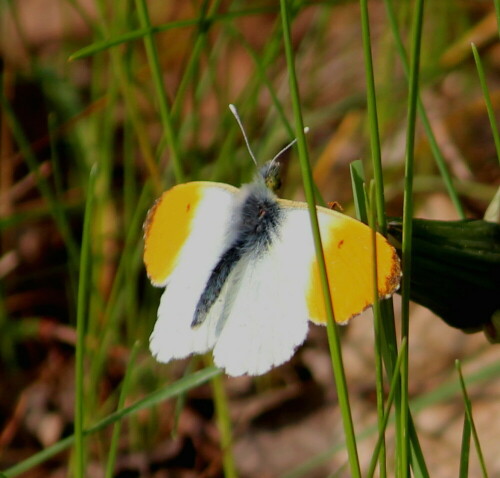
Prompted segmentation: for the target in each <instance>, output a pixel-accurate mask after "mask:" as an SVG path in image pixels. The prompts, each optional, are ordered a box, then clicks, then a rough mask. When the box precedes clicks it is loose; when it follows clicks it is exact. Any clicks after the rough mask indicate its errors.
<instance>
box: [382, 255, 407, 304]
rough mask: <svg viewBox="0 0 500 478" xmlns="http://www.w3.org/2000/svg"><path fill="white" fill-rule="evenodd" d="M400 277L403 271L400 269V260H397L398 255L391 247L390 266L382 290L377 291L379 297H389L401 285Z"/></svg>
mask: <svg viewBox="0 0 500 478" xmlns="http://www.w3.org/2000/svg"><path fill="white" fill-rule="evenodd" d="M391 247H392V246H391ZM401 277H403V272H402V270H401V261H400V260H399V256H398V254H397V252H396V250H395V249H394V248H393V251H392V268H391V271H390V272H389V274H388V276H387V278H386V281H385V287H384V288H383V289H382V290H379V291H378V294H379V297H381V298H383V299H390V298H391V297H392V295H393V294H394V293H395V292H396V291H397V290H398V289H399V287H400V285H401Z"/></svg>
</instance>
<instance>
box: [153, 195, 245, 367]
mask: <svg viewBox="0 0 500 478" xmlns="http://www.w3.org/2000/svg"><path fill="white" fill-rule="evenodd" d="M237 192H238V190H237V189H236V188H234V189H233V188H229V187H224V188H223V187H220V186H215V185H214V187H210V188H208V189H207V190H206V191H204V197H203V200H202V201H201V202H200V203H199V205H198V207H197V211H196V217H195V218H194V220H193V222H192V226H191V233H190V235H189V237H188V239H187V240H186V242H185V244H184V246H183V248H182V251H181V252H180V255H179V260H178V262H177V266H176V268H175V269H174V270H173V272H172V273H171V275H170V276H169V277H168V279H167V281H166V284H167V285H166V289H165V292H164V293H163V295H162V298H161V303H160V307H159V309H158V320H157V321H156V324H155V327H154V330H153V333H152V334H151V338H150V349H151V352H152V353H153V355H154V356H155V357H156V359H157V360H158V361H160V362H168V361H170V360H172V359H174V358H183V357H186V356H188V355H190V354H192V353H203V352H206V351H207V350H209V349H211V348H212V347H213V346H214V344H215V341H216V339H217V336H218V334H219V332H220V326H218V325H217V323H218V321H219V320H220V319H221V317H222V313H221V310H222V309H221V308H222V302H221V301H220V300H219V301H217V302H216V303H215V304H214V306H213V307H212V309H211V311H210V314H209V316H208V317H207V319H206V320H205V321H204V323H203V324H201V325H200V326H199V327H195V328H192V327H191V322H192V320H193V317H194V311H195V308H196V305H197V303H198V300H199V298H200V296H201V294H202V292H203V290H204V288H205V286H206V283H207V281H208V278H209V276H210V273H211V271H212V269H213V268H214V267H215V265H216V264H217V261H218V260H219V258H220V256H221V254H222V253H223V252H224V250H225V249H226V248H227V246H228V243H229V242H230V240H231V237H230V235H231V232H230V224H229V221H230V218H231V217H232V212H233V208H234V205H235V201H236V197H237V196H236V194H235V193H237ZM166 240H168V238H167V239H166Z"/></svg>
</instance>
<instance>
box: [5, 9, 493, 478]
mask: <svg viewBox="0 0 500 478" xmlns="http://www.w3.org/2000/svg"><path fill="white" fill-rule="evenodd" d="M393 3H394V5H392V2H389V1H385V2H383V1H370V2H369V12H370V22H371V23H370V26H371V44H372V52H373V60H374V68H375V82H376V88H377V108H378V118H379V122H380V124H379V126H380V135H381V142H382V161H383V166H384V180H385V197H386V203H387V213H388V214H389V215H391V216H401V213H402V197H403V196H402V195H403V175H404V154H405V141H406V115H407V91H408V87H407V80H406V76H405V69H404V66H403V65H404V62H403V61H402V60H401V57H400V55H399V51H398V44H397V40H396V34H395V32H396V30H395V28H396V27H397V32H399V35H400V36H401V40H402V45H403V46H404V48H407V45H408V43H409V40H408V37H409V32H410V26H411V20H412V12H413V8H412V4H411V2H393ZM144 6H146V7H147V10H148V12H149V17H150V19H151V23H152V24H153V25H154V26H155V27H157V28H156V29H155V31H154V36H153V37H152V38H153V39H154V44H155V45H156V49H157V56H156V60H157V66H158V67H159V69H157V70H155V67H154V66H155V65H154V64H152V62H151V61H150V60H149V58H148V48H149V47H148V45H147V38H148V37H145V34H144V32H145V30H144V26H143V25H144V21H145V20H144V15H143V13H144V12H143V8H144ZM388 8H389V9H388ZM293 12H294V17H293V32H292V34H293V41H294V47H295V51H296V68H297V73H298V77H299V83H300V91H301V104H302V110H303V115H304V121H305V124H307V125H308V126H309V127H310V130H311V131H310V133H309V134H308V136H307V138H308V144H309V152H310V157H311V161H312V162H313V168H314V177H315V180H316V182H317V185H318V188H319V190H320V192H321V194H322V196H323V198H324V200H325V201H337V202H339V203H340V204H341V205H342V207H343V209H344V212H346V213H348V214H351V215H352V214H354V209H353V205H352V192H351V182H350V174H349V164H350V163H351V162H352V161H354V160H358V159H361V160H362V161H363V164H364V167H365V173H366V174H367V177H370V176H371V172H370V154H371V153H370V138H369V130H368V122H367V107H366V91H365V90H366V88H365V85H366V79H365V63H364V60H363V49H362V37H361V20H360V8H359V4H358V2H354V1H324V2H322V1H318V2H302V1H297V2H294V3H293ZM390 13H392V14H393V15H394V17H393V18H394V20H395V24H392V25H391V22H390V18H391V17H390V15H389V14H390ZM0 22H1V23H0V25H1V31H0V55H1V57H0V62H1V97H2V111H1V117H0V128H1V130H0V135H1V136H0V157H1V159H0V228H1V229H0V232H1V238H0V241H1V242H0V469H2V470H4V469H7V468H9V467H11V466H13V465H16V464H18V463H20V462H23V461H24V460H26V459H28V458H29V457H30V456H32V455H34V454H35V453H37V452H39V451H40V450H42V449H44V448H47V447H49V446H51V445H53V444H55V443H57V442H58V441H60V440H62V439H63V438H65V437H67V436H69V435H70V434H71V433H72V432H73V414H74V394H75V389H74V382H75V377H74V368H75V363H74V358H75V343H76V331H75V320H76V311H77V288H78V271H79V268H80V245H81V235H82V227H83V214H84V207H85V201H86V198H87V194H88V189H87V186H88V181H89V174H90V170H91V168H92V166H93V165H97V166H98V169H97V172H96V185H95V190H94V191H92V194H94V195H95V197H94V199H95V204H94V212H93V216H92V221H91V234H92V235H91V259H90V260H91V272H90V275H91V276H90V284H91V290H90V291H89V294H88V310H87V314H86V321H87V323H86V357H85V367H86V368H85V370H86V373H85V383H84V385H85V389H84V393H85V425H86V426H90V425H92V424H94V423H96V422H97V421H98V420H100V419H102V418H103V417H105V416H107V415H109V414H110V413H111V412H113V411H114V410H115V409H116V406H117V401H118V394H119V391H120V386H121V384H122V382H123V378H124V374H125V371H126V369H127V364H128V363H129V360H130V354H131V350H132V347H133V345H134V344H135V343H136V342H137V343H138V345H137V356H136V358H135V362H134V366H133V370H132V372H131V374H130V387H129V393H128V395H127V397H126V400H125V402H126V403H125V404H131V403H133V402H135V401H136V400H138V399H140V398H142V397H144V396H147V395H148V394H149V393H151V392H152V391H154V390H157V389H158V388H160V387H162V386H164V385H165V384H167V383H169V382H173V381H174V380H176V379H178V378H180V377H182V376H183V374H184V373H186V372H185V371H186V367H188V370H193V369H195V368H197V367H199V366H200V365H201V363H200V360H199V359H195V360H194V361H188V360H185V361H177V362H175V363H173V364H171V365H168V366H165V365H159V364H157V363H155V361H154V360H153V359H152V358H151V357H150V354H149V351H148V347H147V343H148V337H149V334H150V332H151V329H152V327H153V324H154V321H155V318H156V309H157V306H158V303H159V297H160V293H161V291H159V290H156V289H153V287H152V286H151V285H150V283H149V281H148V280H147V277H146V275H145V272H144V269H143V265H142V247H143V244H142V222H143V220H144V218H145V215H146V212H147V210H148V208H149V207H150V206H151V205H152V204H153V202H154V199H155V198H156V197H158V196H159V194H160V193H161V191H163V190H164V189H166V188H168V187H170V186H171V185H173V184H175V182H178V181H186V180H194V179H203V180H218V181H224V182H228V183H231V184H234V185H237V186H238V185H239V184H241V183H242V182H245V181H248V180H249V179H250V178H251V177H252V175H253V173H254V165H253V163H252V162H251V159H250V157H249V155H248V153H247V151H246V149H245V146H244V143H243V141H242V137H241V133H240V132H239V130H238V127H237V125H236V123H235V121H234V119H233V118H232V117H231V115H230V113H229V110H228V108H227V105H228V104H229V103H234V104H235V105H236V106H237V107H238V109H239V112H240V115H241V117H242V121H243V123H244V125H245V128H246V131H247V134H248V136H249V138H250V142H251V144H252V147H253V149H254V151H255V153H256V155H257V157H258V158H259V160H260V161H262V162H264V161H266V160H267V159H270V158H271V157H273V156H274V154H275V153H276V152H277V151H278V150H279V149H280V148H281V147H283V146H284V145H285V144H286V143H288V142H289V141H290V140H291V139H293V137H294V132H293V121H292V110H291V103H290V99H289V89H288V73H287V69H286V63H285V56H284V51H283V40H282V32H281V19H280V16H279V3H278V2H272V1H259V2H248V1H234V2H228V1H217V0H214V1H212V2H210V1H192V2H174V1H164V0H149V1H148V2H147V3H143V2H142V1H136V2H134V1H130V0H123V1H120V2H118V1H115V2H112V1H106V0H66V1H64V0H23V1H22V2H13V1H10V0H3V1H2V2H1V3H0ZM395 25H396V27H395ZM498 38H499V35H498V25H497V19H496V14H495V9H494V5H493V2H489V1H474V2H470V1H459V2H456V1H452V0H441V1H439V2H427V5H426V8H425V17H424V34H423V42H422V53H421V76H420V84H421V98H422V102H423V105H424V109H425V112H426V113H427V116H428V119H429V124H430V126H431V128H432V131H433V134H434V137H435V141H436V144H437V147H438V148H439V150H440V152H441V154H442V156H443V158H444V160H445V163H446V165H447V168H448V169H449V171H450V173H451V176H452V177H453V178H454V184H455V188H456V190H457V192H458V195H459V199H460V203H461V205H462V208H463V211H462V212H463V213H464V214H465V216H466V217H468V218H482V217H483V216H484V214H485V211H486V208H487V207H488V205H489V203H490V202H491V201H492V199H493V197H494V194H495V192H496V190H497V188H498V185H499V183H500V169H499V166H498V157H497V152H496V149H495V143H494V140H493V135H492V132H491V127H490V123H489V120H488V115H487V111H486V107H485V99H484V96H483V92H482V90H481V85H480V81H479V77H478V72H477V68H476V64H475V61H474V58H473V55H472V51H471V46H470V43H471V42H474V43H475V45H476V46H477V48H478V51H479V54H480V58H481V60H482V64H483V68H484V70H485V74H486V83H487V86H488V90H489V93H490V96H491V101H492V104H493V107H494V110H495V112H496V113H497V119H498V112H499V111H500V106H499V100H500V89H499V88H500V76H499V70H500V44H499V42H498ZM145 40H146V44H145ZM82 49H84V50H82ZM159 85H163V87H164V88H162V87H160V86H159ZM163 93H164V94H165V95H166V101H164V99H165V98H162V96H161V95H162V94H163ZM164 104H167V105H168V107H169V108H168V111H166V110H165V108H164V107H163V105H164ZM415 161H416V164H415V212H416V216H418V217H423V218H429V219H440V220H454V219H459V218H460V217H461V211H459V210H457V207H456V205H454V203H453V202H452V200H450V197H449V194H448V193H447V190H446V188H445V185H444V183H443V179H442V176H441V175H440V172H439V170H438V168H437V166H436V162H435V149H434V146H433V145H432V144H431V142H430V140H429V135H428V134H427V132H426V130H425V128H423V127H422V122H419V123H418V125H417V136H416V159H415ZM283 163H284V170H285V174H284V188H283V191H282V195H283V197H287V198H297V199H302V198H303V193H302V189H301V178H300V171H299V166H298V161H297V158H296V155H295V152H294V151H290V152H289V153H287V154H286V155H285V156H284V157H283ZM398 299H399V298H396V300H395V302H396V309H397V308H398V302H399V300H398ZM370 314H371V313H370V312H367V313H366V314H364V315H363V316H361V317H359V318H358V319H356V320H354V321H353V322H352V323H351V324H350V325H349V326H348V327H346V328H344V329H342V332H343V335H344V337H343V342H342V343H343V354H344V360H345V368H346V373H347V377H348V382H349V390H350V396H351V399H352V404H351V405H352V408H353V415H354V421H355V426H356V430H357V431H359V432H364V433H365V439H364V440H362V441H360V443H359V447H360V460H361V463H362V465H363V466H364V467H366V466H367V463H368V460H369V457H370V453H371V450H372V448H373V444H374V442H375V439H376V434H375V433H374V431H373V428H372V427H373V425H374V424H375V423H376V421H375V420H376V407H375V397H374V393H375V388H374V383H375V377H374V372H373V327H372V326H371V323H372V321H371V315H370ZM496 347H498V346H492V345H490V344H489V343H488V341H487V340H486V339H485V337H484V336H483V335H482V334H475V335H466V334H464V333H463V332H461V331H459V330H456V329H453V328H450V327H449V326H448V325H446V324H445V323H443V322H442V321H441V320H440V319H439V318H437V317H435V316H434V315H432V313H430V312H429V311H428V310H426V309H424V308H422V307H419V306H416V305H415V306H412V311H411V339H410V371H411V375H410V392H411V396H412V407H413V410H414V413H415V414H414V418H415V421H416V426H417V429H418V430H419V437H420V439H421V443H422V447H423V451H424V454H425V456H426V460H427V463H428V466H429V469H430V471H431V475H432V476H440V477H446V476H450V477H452V476H456V475H457V470H458V463H459V455H460V440H461V429H462V426H463V401H462V399H461V397H460V394H459V389H458V381H457V377H456V373H455V369H454V360H455V359H456V358H459V359H462V360H463V361H464V371H465V373H466V374H468V376H470V377H472V378H471V383H470V388H469V393H470V394H471V397H472V400H473V407H474V413H475V418H476V426H477V428H478V433H479V435H480V438H481V443H482V445H483V452H484V454H485V459H486V462H487V464H488V466H489V471H490V476H499V477H500V456H499V455H498V450H497V444H498V436H499V433H500V425H499V424H498V420H494V419H492V417H497V416H499V415H500V384H499V383H498V380H495V379H494V378H495V375H496V376H497V375H498V367H497V365H496V364H497V363H498V358H499V355H498V349H497V348H496ZM495 367H496V368H495ZM225 386H226V391H227V394H228V400H229V407H230V415H231V418H232V420H233V427H234V457H235V460H236V464H237V467H238V470H239V472H240V475H241V476H244V477H257V476H258V477H275V476H310V477H315V476H318V477H323V476H330V474H332V473H334V476H348V474H346V473H348V468H347V467H346V463H347V462H346V454H345V451H344V449H343V448H342V443H343V432H342V426H341V420H340V417H339V412H338V407H337V402H336V394H335V388H334V384H333V379H332V374H331V365H330V358H329V354H328V344H327V338H326V334H325V330H324V329H323V328H321V327H316V326H311V331H310V335H309V338H308V341H307V343H306V344H305V345H304V346H303V347H302V348H300V349H299V350H298V352H297V354H296V355H295V357H294V358H293V359H292V360H291V361H290V362H289V363H287V364H285V365H283V366H282V367H279V368H277V369H275V370H273V371H272V372H271V373H269V374H267V375H265V376H263V377H260V378H258V379H252V378H248V377H242V378H238V379H228V380H226V381H225ZM211 397H212V390H211V387H210V385H204V386H201V387H199V388H197V389H195V390H192V391H191V392H190V393H189V394H188V395H187V396H185V397H183V399H182V400H177V401H168V402H164V403H162V404H160V405H158V406H157V407H153V408H150V409H147V410H143V411H141V412H140V413H139V414H135V415H133V416H130V417H128V418H127V419H126V420H125V421H124V423H123V424H122V426H123V428H122V433H121V435H120V440H119V445H118V451H117V457H116V464H115V466H114V472H113V474H112V476H117V477H123V478H124V477H133V476H141V477H149V476H152V477H153V476H154V477H194V476H203V477H216V476H221V473H222V471H221V470H222V465H221V460H222V458H221V447H220V436H219V433H218V430H217V425H216V421H215V417H214V406H213V401H212V398H211ZM370 430H371V431H370ZM111 432H112V430H111V429H110V428H107V429H105V430H103V431H101V432H99V433H96V434H94V435H92V438H91V439H90V440H88V443H87V455H86V456H87V459H88V465H87V466H88V470H89V476H92V477H100V476H104V469H105V463H106V457H107V453H108V450H109V440H110V436H111ZM388 449H389V450H390V449H391V442H390V441H389V442H388ZM71 461H72V458H71V451H70V450H66V451H64V452H62V453H60V454H57V455H55V456H54V457H53V458H51V459H50V460H49V461H46V462H44V463H43V464H40V465H38V466H37V467H35V468H33V469H31V470H30V471H28V472H26V473H24V474H22V476H24V477H39V476H46V477H50V478H53V477H62V476H68V473H69V471H68V470H69V469H70V468H71ZM475 471H477V472H479V465H478V463H477V459H476V457H475V456H474V453H472V456H471V472H470V473H471V474H470V476H475ZM335 473H336V474H335Z"/></svg>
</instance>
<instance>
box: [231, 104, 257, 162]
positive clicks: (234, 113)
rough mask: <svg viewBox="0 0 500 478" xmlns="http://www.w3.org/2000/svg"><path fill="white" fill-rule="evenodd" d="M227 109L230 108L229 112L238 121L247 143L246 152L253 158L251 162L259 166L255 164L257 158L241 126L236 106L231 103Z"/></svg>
mask: <svg viewBox="0 0 500 478" xmlns="http://www.w3.org/2000/svg"><path fill="white" fill-rule="evenodd" d="M229 109H230V110H231V113H233V115H234V117H235V118H236V122H237V123H238V126H239V127H240V129H241V132H242V133H243V138H244V140H245V143H246V145H247V149H248V152H249V153H250V156H251V157H252V159H253V162H254V163H255V166H257V167H259V165H258V164H257V159H256V158H255V155H254V154H253V151H252V148H251V147H250V143H249V141H248V138H247V134H246V133H245V128H243V123H242V122H241V119H240V115H239V114H238V110H237V109H236V106H234V105H233V104H230V105H229Z"/></svg>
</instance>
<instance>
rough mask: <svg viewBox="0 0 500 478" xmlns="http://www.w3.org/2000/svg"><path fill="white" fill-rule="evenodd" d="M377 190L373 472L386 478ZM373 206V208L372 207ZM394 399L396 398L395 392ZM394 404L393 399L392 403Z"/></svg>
mask: <svg viewBox="0 0 500 478" xmlns="http://www.w3.org/2000/svg"><path fill="white" fill-rule="evenodd" d="M375 189H376V185H375V183H374V182H373V181H372V182H371V184H370V204H367V208H368V209H369V211H370V221H369V225H370V227H371V229H372V231H371V232H372V234H371V237H372V245H371V248H372V257H373V268H372V280H373V297H374V298H375V302H374V303H373V319H374V320H373V332H374V349H375V350H374V351H375V387H376V396H377V421H378V426H379V440H378V443H377V445H378V447H377V448H376V450H375V451H374V453H373V455H372V462H373V466H374V468H373V471H375V464H376V463H377V461H378V463H379V476H380V478H385V477H386V476H387V455H386V448H385V428H386V426H387V420H388V414H389V411H390V407H389V408H388V410H387V412H386V413H385V416H386V417H387V419H385V420H384V370H383V364H382V332H381V331H382V321H383V320H384V318H383V317H382V309H381V307H380V300H379V294H378V261H377V233H376V231H377V227H376V213H377V211H376V208H375V207H374V204H375ZM370 206H371V207H370ZM398 358H399V357H398ZM397 372H398V375H397V377H396V376H393V377H392V383H391V389H394V390H395V389H396V384H397V382H398V380H399V378H398V377H399V369H398V370H397ZM392 398H394V391H393V395H392ZM390 403H391V404H392V399H391V402H390Z"/></svg>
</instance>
